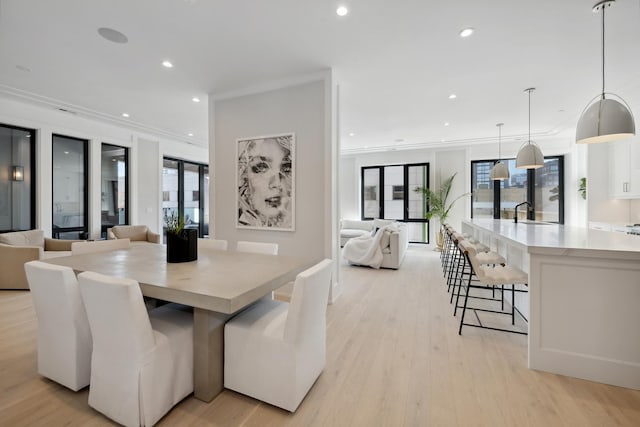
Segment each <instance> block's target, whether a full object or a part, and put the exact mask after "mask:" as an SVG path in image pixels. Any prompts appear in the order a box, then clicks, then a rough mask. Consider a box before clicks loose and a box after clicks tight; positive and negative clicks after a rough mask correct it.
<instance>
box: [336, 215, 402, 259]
mask: <svg viewBox="0 0 640 427" xmlns="http://www.w3.org/2000/svg"><path fill="white" fill-rule="evenodd" d="M385 230H389V231H397V227H396V226H395V225H394V224H389V225H385V226H384V227H380V228H379V229H378V230H377V231H376V234H375V235H374V236H373V237H371V236H360V237H356V238H353V239H351V240H349V241H348V242H347V243H345V245H344V248H343V249H342V256H343V257H344V258H345V259H346V260H347V261H349V262H350V263H351V264H358V265H367V266H369V267H373V268H380V265H381V264H382V248H381V247H380V240H381V239H382V236H383V235H384V232H385Z"/></svg>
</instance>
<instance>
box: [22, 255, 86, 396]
mask: <svg viewBox="0 0 640 427" xmlns="http://www.w3.org/2000/svg"><path fill="white" fill-rule="evenodd" d="M24 269H25V271H26V274H27V280H28V282H29V288H30V289H31V298H32V299H33V306H34V308H35V311H36V317H37V319H38V373H39V374H40V375H42V376H45V377H47V378H49V379H51V380H53V381H55V382H57V383H60V384H62V385H63V386H65V387H67V388H70V389H71V390H73V391H78V390H80V389H81V388H83V387H86V386H88V385H89V378H90V375H91V348H92V341H91V331H90V330H89V323H88V321H87V314H86V312H85V309H84V304H83V303H82V297H81V296H80V290H79V289H78V282H77V280H76V276H75V274H74V273H73V270H72V269H71V268H69V267H62V266H57V265H52V264H46V263H43V262H40V261H31V262H28V263H26V264H25V265H24Z"/></svg>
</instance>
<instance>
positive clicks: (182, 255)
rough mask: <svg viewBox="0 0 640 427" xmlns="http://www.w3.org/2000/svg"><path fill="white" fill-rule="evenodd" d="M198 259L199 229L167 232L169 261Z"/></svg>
mask: <svg viewBox="0 0 640 427" xmlns="http://www.w3.org/2000/svg"><path fill="white" fill-rule="evenodd" d="M197 259H198V230H194V229H185V230H182V233H180V234H174V233H167V262H189V261H195V260H197Z"/></svg>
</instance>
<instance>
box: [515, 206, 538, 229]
mask: <svg viewBox="0 0 640 427" xmlns="http://www.w3.org/2000/svg"><path fill="white" fill-rule="evenodd" d="M522 205H527V206H529V209H528V210H529V211H530V210H532V209H533V208H532V207H531V203H529V202H522V203H518V204H517V205H516V207H515V208H514V209H513V222H515V223H516V224H517V223H518V208H519V207H520V206H522Z"/></svg>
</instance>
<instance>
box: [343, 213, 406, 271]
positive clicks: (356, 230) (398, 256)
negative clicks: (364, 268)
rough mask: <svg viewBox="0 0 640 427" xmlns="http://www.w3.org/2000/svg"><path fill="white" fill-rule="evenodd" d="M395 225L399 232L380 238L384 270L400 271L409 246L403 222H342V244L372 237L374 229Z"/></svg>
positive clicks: (387, 232)
mask: <svg viewBox="0 0 640 427" xmlns="http://www.w3.org/2000/svg"><path fill="white" fill-rule="evenodd" d="M391 223H394V224H395V225H396V227H397V229H398V231H388V230H385V231H384V233H385V234H384V235H383V236H381V238H380V247H381V249H382V264H381V266H380V267H382V268H392V269H398V268H399V267H400V264H402V260H403V259H404V255H405V253H406V251H407V247H408V246H409V234H408V231H407V225H406V224H404V223H401V222H395V221H390V220H380V219H376V220H373V221H357V220H342V221H341V228H340V244H341V246H344V244H345V243H346V242H347V241H348V240H349V239H352V238H354V237H359V236H363V235H371V234H372V232H373V229H374V228H376V229H377V228H380V227H383V226H385V225H388V224H391Z"/></svg>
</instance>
